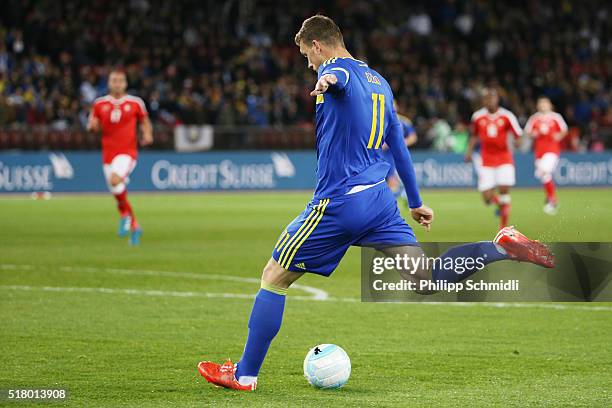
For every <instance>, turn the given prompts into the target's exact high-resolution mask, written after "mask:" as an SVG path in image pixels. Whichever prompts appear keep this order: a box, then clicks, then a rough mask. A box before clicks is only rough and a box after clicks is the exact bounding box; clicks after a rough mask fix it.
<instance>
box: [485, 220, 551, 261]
mask: <svg viewBox="0 0 612 408" xmlns="http://www.w3.org/2000/svg"><path fill="white" fill-rule="evenodd" d="M493 242H495V243H497V244H499V245H500V246H501V247H502V248H504V249H505V250H506V252H507V253H508V256H509V257H510V259H513V260H515V261H523V262H530V263H532V264H536V265H540V266H543V267H545V268H554V267H555V256H554V255H553V254H552V252H550V250H549V249H548V247H547V246H546V245H544V244H542V243H540V242H538V241H534V240H532V239H529V238H527V237H526V236H525V235H523V234H521V233H520V232H518V231H517V230H516V229H514V227H505V228H502V229H501V230H499V232H498V233H497V235H496V236H495V239H494V240H493Z"/></svg>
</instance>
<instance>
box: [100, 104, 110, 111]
mask: <svg viewBox="0 0 612 408" xmlns="http://www.w3.org/2000/svg"><path fill="white" fill-rule="evenodd" d="M101 109H102V112H108V111H109V110H110V106H108V105H102V108H101Z"/></svg>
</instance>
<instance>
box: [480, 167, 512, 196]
mask: <svg viewBox="0 0 612 408" xmlns="http://www.w3.org/2000/svg"><path fill="white" fill-rule="evenodd" d="M476 171H477V172H478V191H486V190H491V189H492V188H495V187H497V186H513V185H514V184H516V174H515V170H514V164H502V165H501V166H496V167H485V166H482V165H479V164H477V165H476Z"/></svg>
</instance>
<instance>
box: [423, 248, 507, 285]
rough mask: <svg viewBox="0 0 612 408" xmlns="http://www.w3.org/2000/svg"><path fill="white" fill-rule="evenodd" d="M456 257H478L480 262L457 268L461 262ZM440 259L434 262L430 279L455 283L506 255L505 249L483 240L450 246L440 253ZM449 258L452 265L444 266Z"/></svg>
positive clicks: (502, 258)
mask: <svg viewBox="0 0 612 408" xmlns="http://www.w3.org/2000/svg"><path fill="white" fill-rule="evenodd" d="M458 258H471V259H476V258H480V259H481V262H482V263H474V264H471V265H467V264H463V266H462V267H460V268H458V267H457V266H458V265H460V264H461V262H458ZM440 259H441V260H442V262H436V263H435V264H434V267H433V270H432V273H431V275H432V280H433V281H434V282H438V281H447V282H453V283H455V282H459V281H462V280H464V279H466V278H467V277H468V276H470V275H472V274H473V273H474V272H477V271H479V270H480V269H482V267H483V266H484V265H487V264H490V263H491V262H497V261H502V260H504V259H508V255H507V254H506V251H504V250H503V248H501V247H500V246H499V245H497V244H496V243H494V242H490V241H483V242H474V243H471V244H464V245H458V246H456V247H452V248H450V249H449V250H448V251H446V252H445V253H444V254H442V255H441V256H440ZM450 260H452V264H453V267H449V268H444V266H445V264H446V263H447V262H445V261H448V264H450V263H451V262H450Z"/></svg>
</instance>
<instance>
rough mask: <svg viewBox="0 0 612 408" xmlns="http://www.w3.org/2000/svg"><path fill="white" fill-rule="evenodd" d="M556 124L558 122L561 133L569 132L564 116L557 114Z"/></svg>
mask: <svg viewBox="0 0 612 408" xmlns="http://www.w3.org/2000/svg"><path fill="white" fill-rule="evenodd" d="M554 118H555V122H557V125H559V129H561V132H567V123H565V119H563V116H561V115H560V114H558V113H555V116H554Z"/></svg>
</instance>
